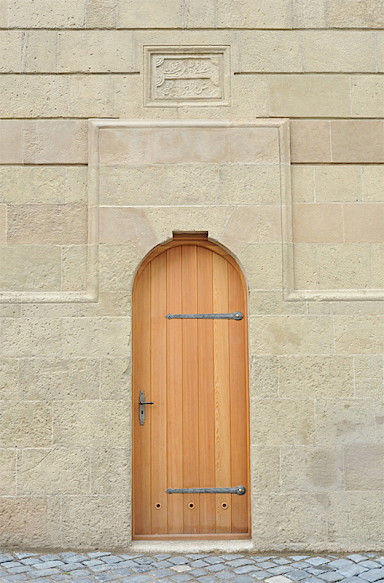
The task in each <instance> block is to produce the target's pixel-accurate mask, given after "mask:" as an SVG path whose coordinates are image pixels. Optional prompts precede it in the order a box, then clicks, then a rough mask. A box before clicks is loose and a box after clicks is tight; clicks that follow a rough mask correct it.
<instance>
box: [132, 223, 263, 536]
mask: <svg viewBox="0 0 384 583" xmlns="http://www.w3.org/2000/svg"><path fill="white" fill-rule="evenodd" d="M188 244H191V245H192V244H193V245H197V246H201V247H204V248H206V249H210V250H211V251H213V252H215V253H217V254H219V255H221V256H222V257H224V258H225V259H226V260H227V261H228V262H229V263H230V264H231V265H232V266H233V267H234V268H235V270H236V272H237V273H238V274H239V276H240V279H241V282H242V286H243V290H244V292H245V306H246V313H245V314H244V316H245V317H246V319H247V334H246V337H245V357H246V371H247V375H246V383H247V386H246V395H247V402H246V409H247V425H248V431H247V450H248V457H247V461H248V465H247V483H248V490H249V504H248V532H247V533H239V534H236V533H213V534H162V535H135V512H134V493H133V480H132V486H131V500H132V502H131V516H132V528H131V535H132V540H133V541H141V540H142V541H145V540H148V541H151V540H152V541H154V540H164V541H166V540H168V541H172V540H211V541H213V540H234V541H235V540H251V539H252V491H251V476H252V473H251V442H250V434H251V417H250V390H249V389H250V386H249V377H250V370H249V363H250V358H249V321H248V301H249V291H248V286H247V282H246V279H245V276H244V273H243V271H242V269H241V267H240V266H239V264H238V263H237V261H236V260H235V259H234V257H233V256H232V254H231V253H230V251H229V250H227V249H225V248H224V246H222V245H220V244H219V243H216V242H214V241H211V240H210V239H209V238H208V232H199V231H196V232H186V233H182V232H173V238H172V239H171V240H170V241H167V242H165V243H161V244H160V245H156V246H155V247H154V248H153V249H152V250H151V251H150V252H149V253H148V254H147V255H146V256H145V257H144V259H143V260H142V262H141V263H140V265H139V266H138V269H137V270H136V273H135V275H134V279H133V285H132V306H133V297H134V290H135V285H136V282H137V281H138V279H139V277H140V274H141V273H142V272H143V270H144V269H145V268H146V267H147V265H148V264H149V263H150V262H151V261H153V260H154V259H155V258H156V257H157V256H158V255H160V254H162V253H164V252H165V251H167V250H168V249H171V248H172V247H178V246H180V245H188ZM132 313H133V310H132ZM132 333H133V322H132ZM131 350H133V337H132V348H131ZM133 371H134V369H133V354H132V377H131V383H132V389H131V419H132V437H131V439H132V455H131V472H132V476H134V471H135V468H134V454H133V451H134V449H133V448H134V447H135V443H134V436H133V433H134V431H133V423H134V402H133V398H134V391H133V386H134V373H133Z"/></svg>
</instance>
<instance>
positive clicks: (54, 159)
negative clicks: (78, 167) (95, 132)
mask: <svg viewBox="0 0 384 583" xmlns="http://www.w3.org/2000/svg"><path fill="white" fill-rule="evenodd" d="M40 91H41V88H40ZM24 147H25V156H24V162H26V163H30V164H52V163H53V164H85V163H87V162H88V127H87V123H86V122H85V121H82V120H81V121H80V120H58V119H55V120H51V119H50V120H38V121H36V123H35V124H34V127H33V128H31V131H29V132H28V134H26V135H25V144H24Z"/></svg>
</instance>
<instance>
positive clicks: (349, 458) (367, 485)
mask: <svg viewBox="0 0 384 583" xmlns="http://www.w3.org/2000/svg"><path fill="white" fill-rule="evenodd" d="M344 455H345V489H346V490H384V445H374V444H372V445H361V444H354V445H353V446H347V447H346V448H345V454H344Z"/></svg>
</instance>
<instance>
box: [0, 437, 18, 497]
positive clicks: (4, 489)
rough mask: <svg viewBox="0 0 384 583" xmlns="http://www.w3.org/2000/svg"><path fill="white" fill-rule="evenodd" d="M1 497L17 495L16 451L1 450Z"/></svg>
mask: <svg viewBox="0 0 384 583" xmlns="http://www.w3.org/2000/svg"><path fill="white" fill-rule="evenodd" d="M0 495H1V496H15V495H16V450H15V449H0Z"/></svg>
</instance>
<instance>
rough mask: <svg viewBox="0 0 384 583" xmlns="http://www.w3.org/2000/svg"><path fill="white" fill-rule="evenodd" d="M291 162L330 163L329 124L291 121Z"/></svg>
mask: <svg viewBox="0 0 384 583" xmlns="http://www.w3.org/2000/svg"><path fill="white" fill-rule="evenodd" d="M290 126H291V156H292V162H293V163H294V162H323V163H324V162H330V161H331V144H330V124H329V122H328V121H321V120H316V121H315V120H292V121H291V123H290Z"/></svg>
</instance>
